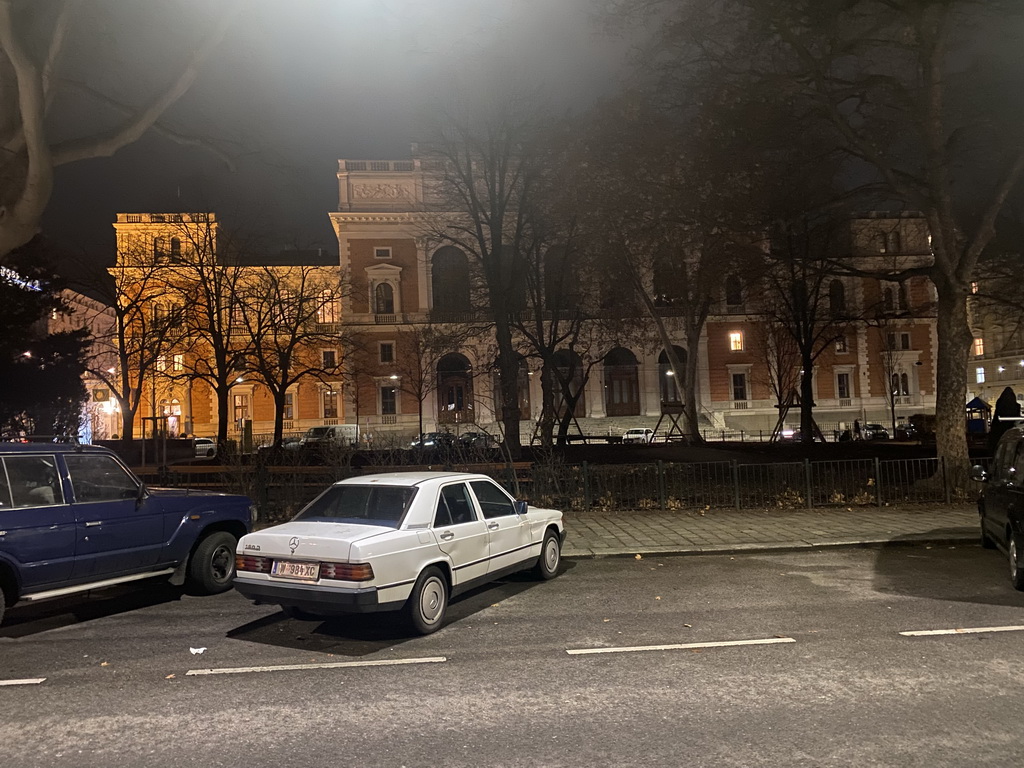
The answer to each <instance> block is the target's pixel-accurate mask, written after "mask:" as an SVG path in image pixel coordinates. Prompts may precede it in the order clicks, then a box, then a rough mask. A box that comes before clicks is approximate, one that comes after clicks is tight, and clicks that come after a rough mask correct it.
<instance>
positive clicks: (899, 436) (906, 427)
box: [895, 423, 921, 440]
mask: <svg viewBox="0 0 1024 768" xmlns="http://www.w3.org/2000/svg"><path fill="white" fill-rule="evenodd" d="M920 437H921V436H920V434H919V433H918V430H917V427H915V426H914V425H913V424H905V423H904V424H897V425H896V437H895V439H896V440H919V439H920Z"/></svg>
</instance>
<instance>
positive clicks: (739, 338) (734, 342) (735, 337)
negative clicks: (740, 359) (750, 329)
mask: <svg viewBox="0 0 1024 768" xmlns="http://www.w3.org/2000/svg"><path fill="white" fill-rule="evenodd" d="M729 349H730V350H731V351H733V352H742V351H743V331H732V332H731V333H730V334H729Z"/></svg>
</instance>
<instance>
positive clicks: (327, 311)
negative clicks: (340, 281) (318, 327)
mask: <svg viewBox="0 0 1024 768" xmlns="http://www.w3.org/2000/svg"><path fill="white" fill-rule="evenodd" d="M339 314H340V313H339V311H338V299H337V297H335V295H334V291H330V290H325V291H321V292H320V306H319V307H318V308H317V310H316V319H317V322H318V323H337V322H339V320H338V316H339Z"/></svg>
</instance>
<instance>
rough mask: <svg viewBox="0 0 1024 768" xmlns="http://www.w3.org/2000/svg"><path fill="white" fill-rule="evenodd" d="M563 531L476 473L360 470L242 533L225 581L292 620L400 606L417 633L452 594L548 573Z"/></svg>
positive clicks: (437, 617)
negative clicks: (286, 515)
mask: <svg viewBox="0 0 1024 768" xmlns="http://www.w3.org/2000/svg"><path fill="white" fill-rule="evenodd" d="M564 540H565V528H564V526H563V523H562V513H561V512H559V511H557V510H553V509H537V508H535V507H530V506H528V505H527V503H526V502H525V501H516V500H515V499H514V498H512V497H511V496H510V495H509V494H508V493H507V492H506V491H505V489H504V488H502V487H501V486H500V485H498V484H497V483H496V482H494V481H493V480H492V479H491V478H489V477H487V476H486V475H475V474H460V473H452V472H398V473H394V474H386V475H366V476H363V477H353V478H349V479H348V480H342V481H341V482H338V483H335V484H334V485H332V486H330V487H329V488H328V489H327V490H326V491H324V492H323V493H322V494H320V496H318V497H317V498H316V499H314V500H313V501H312V502H310V504H309V505H308V506H306V507H305V508H304V509H303V510H302V511H301V512H299V513H298V514H297V515H296V516H295V517H294V519H292V520H291V522H288V523H284V524H283V525H277V526H274V527H272V528H266V529H264V530H261V531H257V532H255V533H250V534H248V535H246V536H243V537H242V538H241V539H240V540H239V542H238V548H237V550H236V557H235V564H236V574H235V589H237V590H238V591H239V592H241V593H242V594H243V595H244V596H245V597H247V598H249V599H250V600H252V601H254V602H255V603H257V604H260V603H269V604H271V605H280V606H281V608H282V609H283V610H284V612H285V613H287V614H288V615H290V616H294V617H303V616H335V615H339V614H345V613H364V612H372V611H393V610H401V611H404V612H405V615H406V617H407V618H408V620H409V623H410V624H411V626H412V628H413V629H414V630H415V631H416V632H418V633H420V634H429V633H431V632H434V631H436V630H437V629H439V628H440V627H441V625H442V623H443V622H444V616H445V611H446V609H447V607H448V600H449V598H450V597H452V596H454V595H457V594H459V593H460V592H465V591H466V590H468V589H471V588H473V587H475V586H479V585H480V584H483V583H485V582H488V581H493V580H494V579H498V578H501V577H502V576H505V575H507V574H510V573H513V572H515V571H521V570H526V569H529V568H532V569H533V571H534V573H535V574H536V575H537V577H538V578H540V579H551V578H554V577H555V576H556V575H557V574H558V566H559V562H560V560H561V552H562V542H563V541H564Z"/></svg>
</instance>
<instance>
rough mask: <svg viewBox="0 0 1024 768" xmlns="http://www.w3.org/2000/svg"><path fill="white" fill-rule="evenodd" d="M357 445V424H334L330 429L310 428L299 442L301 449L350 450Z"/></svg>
mask: <svg viewBox="0 0 1024 768" xmlns="http://www.w3.org/2000/svg"><path fill="white" fill-rule="evenodd" d="M358 445H359V426H358V425H357V424H335V425H334V426H330V427H310V428H309V429H307V430H306V433H305V434H304V435H303V436H302V438H301V439H300V440H299V447H301V448H312V447H319V448H327V447H336V448H352V447H354V446H358Z"/></svg>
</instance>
